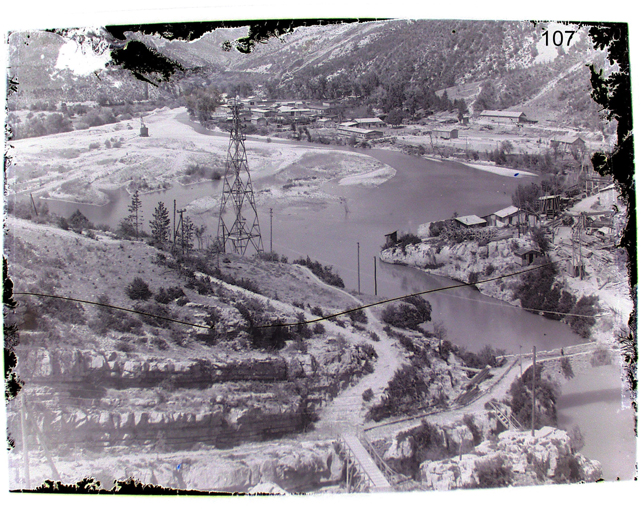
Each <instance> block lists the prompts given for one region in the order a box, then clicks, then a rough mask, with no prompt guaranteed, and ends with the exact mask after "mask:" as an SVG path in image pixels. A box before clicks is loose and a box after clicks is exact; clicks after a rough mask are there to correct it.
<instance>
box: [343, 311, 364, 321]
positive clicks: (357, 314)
mask: <svg viewBox="0 0 641 512" xmlns="http://www.w3.org/2000/svg"><path fill="white" fill-rule="evenodd" d="M347 316H349V319H350V320H351V321H352V322H360V323H362V324H366V323H367V315H366V314H365V311H363V310H362V309H357V310H356V311H350V312H349V313H348V314H347Z"/></svg>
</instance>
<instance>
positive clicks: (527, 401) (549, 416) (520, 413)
mask: <svg viewBox="0 0 641 512" xmlns="http://www.w3.org/2000/svg"><path fill="white" fill-rule="evenodd" d="M542 372H543V365H542V364H537V365H536V403H537V408H536V414H535V416H534V427H535V428H537V429H539V428H541V427H544V426H546V425H549V426H551V427H556V423H557V416H556V402H557V399H558V397H559V394H560V393H559V390H558V388H557V387H556V386H555V385H554V384H553V383H551V382H550V381H548V380H546V379H542V378H541V374H542ZM510 395H512V399H511V401H510V407H511V408H512V414H514V416H515V417H516V419H517V420H518V421H519V422H520V423H521V424H522V425H530V424H531V423H532V367H531V366H530V368H528V369H527V370H526V371H525V372H524V373H523V377H522V378H520V379H518V380H516V381H515V382H514V383H513V384H512V386H511V387H510Z"/></svg>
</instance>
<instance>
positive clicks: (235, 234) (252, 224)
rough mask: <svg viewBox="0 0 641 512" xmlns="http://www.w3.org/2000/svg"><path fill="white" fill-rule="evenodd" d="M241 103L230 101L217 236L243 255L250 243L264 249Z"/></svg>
mask: <svg viewBox="0 0 641 512" xmlns="http://www.w3.org/2000/svg"><path fill="white" fill-rule="evenodd" d="M241 106H242V105H241V104H240V103H239V101H238V98H236V99H235V100H234V102H233V104H232V105H231V110H232V115H233V121H232V127H231V134H230V137H229V147H228V149H227V161H226V163H225V176H224V178H223V191H222V197H221V200H220V214H219V217H218V233H217V238H218V241H219V247H220V248H221V250H222V251H223V252H226V251H227V248H228V247H229V248H230V249H231V252H234V253H236V254H240V255H241V256H242V255H244V254H245V252H246V251H247V247H248V246H250V245H251V246H252V247H253V248H254V251H255V252H256V253H261V252H263V239H262V237H261V234H260V225H259V223H258V211H257V209H256V201H255V200H254V189H253V187H252V181H251V176H250V174H249V167H248V165H247V153H246V151H245V134H244V133H243V130H242V124H241V121H240V108H241Z"/></svg>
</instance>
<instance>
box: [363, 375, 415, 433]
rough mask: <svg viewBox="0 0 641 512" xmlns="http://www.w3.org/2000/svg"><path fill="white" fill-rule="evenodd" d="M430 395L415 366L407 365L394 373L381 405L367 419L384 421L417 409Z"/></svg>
mask: <svg viewBox="0 0 641 512" xmlns="http://www.w3.org/2000/svg"><path fill="white" fill-rule="evenodd" d="M427 393H428V387H427V384H426V383H425V381H424V380H423V377H422V375H421V374H420V373H419V371H418V369H417V368H416V367H415V366H411V365H405V366H403V367H401V368H399V369H398V370H396V372H395V373H394V376H393V377H392V379H391V380H390V381H389V383H388V385H387V388H386V390H385V393H384V395H383V398H382V399H381V401H380V403H378V404H376V405H374V406H373V407H371V408H370V410H369V411H368V412H367V419H369V420H373V421H381V420H382V419H385V418H389V417H391V416H396V415H399V414H403V413H407V412H409V411H412V410H414V409H416V407H418V406H419V404H421V403H422V402H423V401H424V400H425V398H426V396H427Z"/></svg>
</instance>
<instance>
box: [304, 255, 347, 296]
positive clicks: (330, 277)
mask: <svg viewBox="0 0 641 512" xmlns="http://www.w3.org/2000/svg"><path fill="white" fill-rule="evenodd" d="M292 263H294V264H295V265H303V266H304V267H307V268H308V269H310V270H311V271H312V272H313V274H314V275H315V276H317V277H319V278H320V279H321V280H322V281H323V282H325V283H327V284H331V285H332V286H336V287H338V288H345V283H344V282H343V279H342V278H341V276H339V275H338V273H336V272H334V269H333V267H332V266H331V265H325V266H323V264H322V263H321V262H320V261H314V260H312V259H311V258H310V257H309V256H307V257H306V258H299V259H297V260H294V261H292Z"/></svg>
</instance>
